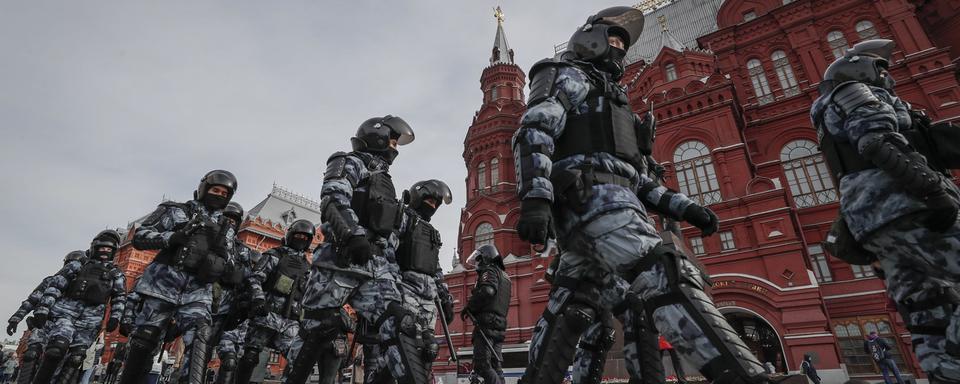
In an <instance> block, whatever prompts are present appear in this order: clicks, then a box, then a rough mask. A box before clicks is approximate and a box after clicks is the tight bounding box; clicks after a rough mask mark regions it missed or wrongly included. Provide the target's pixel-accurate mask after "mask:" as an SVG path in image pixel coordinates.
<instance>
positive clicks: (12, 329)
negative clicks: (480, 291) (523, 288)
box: [7, 320, 449, 336]
mask: <svg viewBox="0 0 960 384" xmlns="http://www.w3.org/2000/svg"><path fill="white" fill-rule="evenodd" d="M19 323H20V322H19V321H13V320H10V321H9V322H7V335H10V336H13V334H14V333H17V324H19ZM448 323H449V322H448Z"/></svg>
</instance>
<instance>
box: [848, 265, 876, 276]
mask: <svg viewBox="0 0 960 384" xmlns="http://www.w3.org/2000/svg"><path fill="white" fill-rule="evenodd" d="M850 269H852V270H853V278H854V279H862V278H865V277H873V276H875V275H874V273H873V267H871V266H869V265H856V264H850Z"/></svg>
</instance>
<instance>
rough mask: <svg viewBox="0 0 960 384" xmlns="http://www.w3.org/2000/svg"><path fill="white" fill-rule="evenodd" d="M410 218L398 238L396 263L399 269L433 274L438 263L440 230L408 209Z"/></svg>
mask: <svg viewBox="0 0 960 384" xmlns="http://www.w3.org/2000/svg"><path fill="white" fill-rule="evenodd" d="M408 212H410V218H411V219H412V220H411V222H410V224H409V225H408V227H407V230H406V231H405V232H404V233H403V235H402V237H401V239H400V248H399V249H397V263H398V264H399V266H400V270H401V271H416V272H420V273H425V274H428V275H433V274H434V273H436V272H437V265H439V263H440V246H441V245H442V244H443V243H441V242H440V232H439V231H437V230H436V229H435V228H433V225H430V223H429V222H427V221H426V220H423V219H421V218H420V216H417V215H416V214H415V213H413V211H412V210H409V211H408Z"/></svg>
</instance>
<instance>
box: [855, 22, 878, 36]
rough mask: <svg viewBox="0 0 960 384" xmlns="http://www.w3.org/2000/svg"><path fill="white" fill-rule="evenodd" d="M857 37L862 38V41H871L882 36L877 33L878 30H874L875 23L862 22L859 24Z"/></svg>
mask: <svg viewBox="0 0 960 384" xmlns="http://www.w3.org/2000/svg"><path fill="white" fill-rule="evenodd" d="M856 28H857V35H858V36H860V40H870V39H876V38H878V37H880V34H878V33H877V28H874V26H873V23H871V22H870V20H860V21H858V22H857V27H856Z"/></svg>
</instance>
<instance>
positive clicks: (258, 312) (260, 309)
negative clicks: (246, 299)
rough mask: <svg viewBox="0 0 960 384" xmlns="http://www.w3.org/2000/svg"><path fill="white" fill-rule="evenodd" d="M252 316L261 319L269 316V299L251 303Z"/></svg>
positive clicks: (255, 300)
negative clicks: (266, 315)
mask: <svg viewBox="0 0 960 384" xmlns="http://www.w3.org/2000/svg"><path fill="white" fill-rule="evenodd" d="M250 314H251V315H252V316H253V317H260V316H263V315H265V314H267V299H264V298H262V297H258V298H256V299H253V300H252V301H250Z"/></svg>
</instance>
